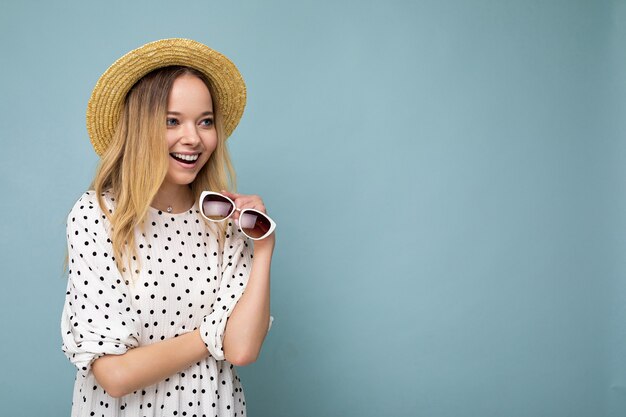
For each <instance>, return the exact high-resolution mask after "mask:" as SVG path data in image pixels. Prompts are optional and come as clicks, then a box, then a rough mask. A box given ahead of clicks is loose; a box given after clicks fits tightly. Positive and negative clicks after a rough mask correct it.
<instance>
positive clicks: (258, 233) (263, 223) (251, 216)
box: [239, 210, 271, 239]
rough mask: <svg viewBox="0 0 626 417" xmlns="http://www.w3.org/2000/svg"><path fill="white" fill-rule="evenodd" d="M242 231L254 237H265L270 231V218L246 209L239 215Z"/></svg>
mask: <svg viewBox="0 0 626 417" xmlns="http://www.w3.org/2000/svg"><path fill="white" fill-rule="evenodd" d="M239 227H240V228H241V231H242V232H244V233H245V234H246V235H248V236H249V237H251V238H253V239H259V238H262V237H264V236H265V235H266V234H267V232H269V230H270V227H271V224H270V220H269V219H268V218H267V216H265V215H264V214H262V213H259V212H256V211H252V210H244V211H243V212H242V213H241V216H239Z"/></svg>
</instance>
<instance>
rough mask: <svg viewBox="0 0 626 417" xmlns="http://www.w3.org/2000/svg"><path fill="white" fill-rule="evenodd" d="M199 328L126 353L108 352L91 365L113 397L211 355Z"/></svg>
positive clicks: (138, 387) (155, 381) (160, 379)
mask: <svg viewBox="0 0 626 417" xmlns="http://www.w3.org/2000/svg"><path fill="white" fill-rule="evenodd" d="M208 354H209V352H208V351H207V349H206V346H205V344H204V342H203V341H202V338H201V337H200V331H199V330H197V329H196V330H194V331H193V332H189V333H185V334H183V335H180V336H178V337H174V338H171V339H167V340H164V341H162V342H157V343H153V344H151V345H145V346H140V347H137V348H134V349H130V350H129V351H127V352H126V353H125V354H123V355H105V356H102V357H100V358H98V359H96V360H95V361H94V363H93V365H92V370H93V373H94V375H95V377H96V380H97V381H98V383H99V384H100V385H101V386H102V387H103V388H104V389H105V390H106V391H107V393H108V394H109V395H111V396H112V397H121V396H124V395H126V394H130V393H131V392H133V391H136V390H138V389H141V388H144V387H147V386H150V385H153V384H156V383H157V382H160V381H162V380H164V379H166V378H168V377H169V376H171V375H173V374H175V373H177V372H180V371H184V370H185V369H187V368H188V367H189V366H191V365H192V364H194V363H196V362H198V361H200V360H201V359H203V358H204V357H206V356H208Z"/></svg>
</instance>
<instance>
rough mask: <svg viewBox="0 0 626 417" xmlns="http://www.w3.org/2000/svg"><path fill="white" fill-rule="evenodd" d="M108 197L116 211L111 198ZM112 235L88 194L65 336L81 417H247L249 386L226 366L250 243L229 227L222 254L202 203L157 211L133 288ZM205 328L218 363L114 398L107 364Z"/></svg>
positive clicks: (76, 416) (73, 249)
mask: <svg viewBox="0 0 626 417" xmlns="http://www.w3.org/2000/svg"><path fill="white" fill-rule="evenodd" d="M103 195H104V197H105V202H106V204H107V206H108V207H107V209H109V210H114V201H113V200H112V198H111V197H110V195H109V193H104V194H103ZM108 230H109V222H108V220H107V219H106V217H105V215H104V213H103V212H102V211H101V209H100V207H99V205H98V203H97V200H96V197H95V193H94V191H88V192H86V193H85V194H83V195H82V196H81V198H80V199H79V200H78V201H77V202H76V204H75V205H74V207H73V208H72V210H71V211H70V213H69V215H68V219H67V242H68V251H69V279H68V285H67V293H66V297H65V305H64V308H63V314H62V320H61V332H62V336H63V346H62V349H63V352H64V353H65V355H66V356H67V357H68V358H69V360H70V361H71V362H72V363H74V364H75V365H76V367H77V368H78V372H77V375H76V381H75V385H74V394H73V400H72V417H82V416H102V417H113V416H115V417H118V416H119V417H123V416H128V417H130V416H132V417H139V416H146V417H150V416H155V417H156V416H188V417H192V416H196V417H202V416H206V417H209V416H211V417H213V416H219V417H225V416H233V417H234V416H245V415H246V413H245V409H246V407H245V399H244V394H243V390H242V386H241V383H240V380H239V377H238V376H237V373H236V371H235V368H234V367H233V365H232V364H230V363H229V362H227V361H226V360H224V353H223V351H222V341H223V336H224V329H225V327H226V320H227V318H228V316H229V315H230V313H231V312H232V311H233V308H234V306H235V304H236V303H237V301H238V300H239V298H240V297H241V294H242V293H243V290H244V289H245V287H246V283H247V280H248V276H249V273H250V268H251V265H252V245H251V243H250V242H249V240H248V239H247V238H245V237H244V236H243V235H242V234H241V233H240V232H239V231H238V230H234V228H233V227H232V225H230V224H229V227H228V229H227V232H226V238H225V240H224V246H223V249H221V248H220V246H219V244H218V240H217V236H216V234H217V233H218V229H217V228H216V227H215V228H212V227H208V226H207V225H206V223H205V221H204V220H203V219H202V216H201V215H200V213H199V212H198V209H197V203H196V205H194V207H192V208H191V209H190V210H188V211H186V212H184V213H180V214H168V213H165V212H161V211H157V210H155V209H152V208H150V209H149V211H148V214H147V220H146V228H145V230H144V231H143V232H142V231H141V230H139V229H138V230H137V231H136V232H135V238H136V244H137V250H138V261H139V265H140V268H139V265H138V270H139V274H138V275H134V276H133V278H132V279H133V281H132V282H130V283H128V281H127V279H126V278H125V276H124V277H123V276H122V275H121V274H120V272H119V271H118V269H117V267H116V265H115V261H114V259H113V256H112V254H113V248H112V246H111V241H110V239H109V233H108ZM133 268H134V267H133ZM197 328H200V333H201V335H202V339H203V340H204V343H205V344H206V346H207V349H208V351H209V353H210V355H209V356H207V357H206V358H205V359H203V360H201V361H200V362H197V363H196V364H194V365H192V366H191V367H189V368H188V369H186V370H184V371H182V372H179V373H176V374H174V375H172V376H170V377H169V378H167V379H165V380H163V381H161V382H159V383H157V384H155V385H152V386H149V387H146V388H144V389H142V390H138V391H136V392H133V393H131V394H128V395H126V396H123V397H121V398H113V397H111V396H110V395H108V394H107V393H106V391H105V390H104V389H103V388H102V387H101V386H100V385H99V384H98V382H97V381H96V379H95V377H94V374H93V372H92V371H91V364H92V362H93V361H94V360H95V359H97V358H99V357H100V356H103V355H105V354H113V355H119V354H123V353H125V352H126V351H127V350H128V349H132V348H135V347H138V346H143V345H148V344H151V343H155V342H159V341H161V340H165V339H169V338H172V337H177V336H179V335H182V334H184V333H187V332H191V331H194V330H195V329H197Z"/></svg>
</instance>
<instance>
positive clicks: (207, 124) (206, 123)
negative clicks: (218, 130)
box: [200, 118, 213, 127]
mask: <svg viewBox="0 0 626 417" xmlns="http://www.w3.org/2000/svg"><path fill="white" fill-rule="evenodd" d="M200 124H201V125H202V126H204V127H211V126H213V119H210V118H209V119H204V120H202V121H201V122H200Z"/></svg>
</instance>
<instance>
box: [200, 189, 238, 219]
mask: <svg viewBox="0 0 626 417" xmlns="http://www.w3.org/2000/svg"><path fill="white" fill-rule="evenodd" d="M234 210H235V208H234V207H233V203H231V202H230V201H228V200H227V199H226V198H224V197H222V196H221V195H217V194H209V195H207V196H205V197H204V200H202V214H204V215H205V216H206V217H208V218H209V219H210V220H214V221H220V220H224V219H226V218H227V217H228V216H230V215H231V214H232V213H233V211H234Z"/></svg>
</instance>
